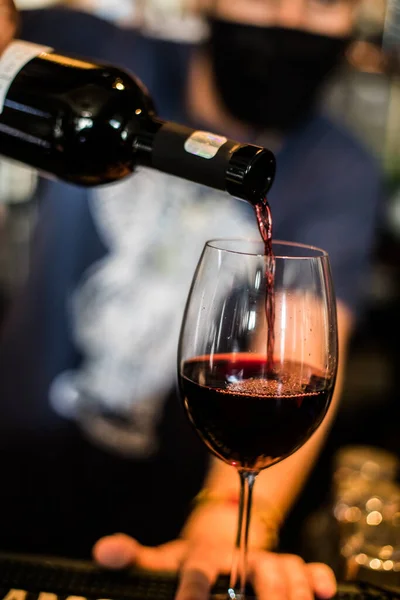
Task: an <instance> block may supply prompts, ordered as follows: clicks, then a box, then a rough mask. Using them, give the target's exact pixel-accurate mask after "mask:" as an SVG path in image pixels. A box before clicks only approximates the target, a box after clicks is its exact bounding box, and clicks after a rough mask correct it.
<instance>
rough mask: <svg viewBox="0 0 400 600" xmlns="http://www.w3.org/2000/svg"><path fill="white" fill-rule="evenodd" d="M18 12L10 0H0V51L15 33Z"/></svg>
mask: <svg viewBox="0 0 400 600" xmlns="http://www.w3.org/2000/svg"><path fill="white" fill-rule="evenodd" d="M17 17H18V13H17V10H16V8H15V5H14V2H13V1H12V0H0V53H1V52H3V50H4V49H5V47H6V46H7V44H9V43H10V42H11V40H12V38H13V37H14V35H15V32H16V29H17V21H18V18H17Z"/></svg>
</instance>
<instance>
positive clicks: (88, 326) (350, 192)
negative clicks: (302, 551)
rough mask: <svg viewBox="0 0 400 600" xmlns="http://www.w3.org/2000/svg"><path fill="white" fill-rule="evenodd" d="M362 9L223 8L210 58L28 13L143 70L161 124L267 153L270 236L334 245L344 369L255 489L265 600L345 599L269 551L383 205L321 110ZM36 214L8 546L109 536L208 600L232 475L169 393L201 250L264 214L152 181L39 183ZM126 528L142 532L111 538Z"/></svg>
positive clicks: (255, 559)
mask: <svg viewBox="0 0 400 600" xmlns="http://www.w3.org/2000/svg"><path fill="white" fill-rule="evenodd" d="M356 8H357V2H356V1H355V0H333V1H332V2H329V3H327V2H325V1H324V0H278V1H276V0H235V1H234V2H232V1H231V0H218V1H217V0H216V1H215V2H211V3H210V6H209V7H208V11H207V15H206V16H207V19H208V22H209V26H210V38H209V40H208V41H207V43H205V44H203V45H201V46H199V47H189V46H188V45H185V46H181V45H179V44H174V43H171V42H165V41H156V40H150V39H147V38H145V37H142V36H140V35H138V34H137V33H135V32H134V31H128V30H121V29H119V28H117V27H114V26H113V25H111V24H110V23H106V22H104V21H102V20H100V19H97V18H95V17H93V16H90V15H87V14H83V13H82V14H81V13H77V12H73V11H69V10H64V9H49V10H43V11H31V12H27V13H25V14H22V15H21V34H20V37H22V38H23V39H27V40H30V41H35V42H38V43H42V44H46V45H50V46H54V47H56V48H57V49H58V50H59V51H61V52H63V51H64V52H73V53H76V54H81V55H84V56H85V55H86V56H93V57H96V58H97V59H103V60H107V61H109V62H113V63H116V64H119V65H122V66H125V67H126V68H128V69H130V70H131V71H133V72H134V73H136V74H137V75H138V76H139V77H140V78H141V79H142V80H143V81H144V82H145V83H146V84H147V85H148V87H149V89H150V92H151V94H152V96H153V98H154V99H155V101H156V105H157V107H158V112H159V114H160V116H161V117H163V118H166V119H170V120H176V121H180V122H186V123H187V124H189V125H192V126H195V127H197V128H202V129H208V130H214V131H216V132H221V133H225V134H227V135H229V137H232V138H237V139H239V140H246V141H252V142H254V143H259V144H262V145H265V146H267V147H271V148H272V149H273V150H274V151H275V152H276V154H277V161H278V174H277V178H276V182H275V184H274V187H273V189H272V191H271V193H270V196H269V200H270V203H271V206H272V210H273V215H274V228H275V229H274V236H275V238H280V239H288V240H293V241H298V242H302V243H309V244H313V245H316V246H321V247H323V248H324V249H326V250H327V251H328V252H329V255H330V259H331V263H332V268H333V275H334V282H335V286H336V293H337V299H338V301H337V308H338V321H339V341H340V351H341V360H340V369H339V377H338V382H337V386H336V392H335V397H334V400H333V403H332V406H331V409H330V411H329V414H328V417H327V418H326V420H325V422H324V424H323V425H322V426H321V427H320V429H319V430H318V432H317V433H316V434H315V435H314V436H313V437H312V439H311V440H310V441H309V442H308V443H307V444H306V445H305V446H304V447H303V448H302V449H301V450H299V451H298V452H297V453H296V454H295V455H293V456H291V457H290V458H288V459H286V460H285V461H283V462H282V463H280V464H278V465H276V466H274V467H273V468H271V469H268V470H267V471H265V472H263V473H262V474H261V475H260V477H259V481H258V486H257V487H256V491H255V511H254V516H253V520H252V526H251V527H252V530H251V552H250V577H251V579H252V582H253V584H254V585H255V588H256V591H257V595H258V596H259V598H260V599H261V600H267V598H268V600H270V599H271V598H272V599H274V600H275V599H276V600H278V599H279V600H283V599H284V598H290V599H291V600H292V599H293V600H294V598H295V597H296V599H298V598H299V597H301V598H302V599H304V600H311V598H312V595H313V594H317V595H318V596H319V597H321V598H328V597H330V596H332V595H333V594H334V591H335V582H334V577H333V575H332V573H331V572H330V570H329V569H328V568H327V567H326V566H324V565H318V564H310V565H306V564H304V563H303V561H302V560H301V559H300V558H299V557H297V556H293V555H281V554H276V553H274V552H271V551H269V550H271V549H273V547H274V545H275V543H276V538H277V534H278V530H279V526H280V524H281V523H282V520H283V519H284V517H285V515H286V513H287V511H288V510H289V508H290V506H291V505H292V503H293V502H294V500H295V498H296V496H297V494H298V492H299V490H300V489H301V487H302V485H303V484H304V481H305V479H306V478H307V475H308V474H309V472H310V470H311V468H312V465H313V463H314V461H315V460H316V457H317V455H318V452H319V450H320V448H321V445H322V443H323V440H324V438H325V436H326V432H327V429H328V428H329V426H330V424H331V422H332V419H333V416H334V413H335V411H336V408H337V403H338V398H339V395H340V387H341V380H342V374H343V366H344V363H345V358H346V349H347V346H348V342H349V338H350V334H351V331H352V328H353V325H354V322H355V319H356V318H357V315H358V313H359V311H360V301H361V299H362V298H361V289H362V285H363V281H364V280H365V277H366V273H367V267H368V258H369V253H370V250H371V244H372V237H373V230H374V222H375V215H376V211H377V206H378V202H379V196H380V181H379V180H380V177H379V170H378V168H377V166H376V165H375V163H374V161H373V159H372V158H371V157H370V156H369V154H368V152H367V151H366V150H365V149H364V148H363V147H362V146H361V145H360V144H359V143H358V142H357V141H356V140H355V139H353V137H352V136H351V135H350V134H349V133H348V132H347V131H346V130H345V129H344V128H343V127H342V126H340V125H339V124H336V123H334V122H333V121H331V120H330V119H329V118H328V117H326V116H324V115H323V114H321V113H320V112H319V110H318V97H319V93H320V92H321V90H322V87H323V84H324V83H325V81H326V79H327V77H328V75H329V74H330V73H331V71H332V70H333V69H334V68H335V66H337V65H338V64H339V63H340V60H341V59H342V57H343V53H344V51H345V48H346V45H347V43H348V42H349V39H350V36H351V34H352V29H353V25H354V21H355V14H356ZM38 203H39V215H38V226H37V232H36V237H35V244H34V248H33V256H32V267H31V275H30V278H29V280H28V282H27V284H26V286H25V288H24V290H23V294H22V295H21V297H20V298H19V300H18V302H16V303H15V306H14V308H13V310H12V311H11V312H10V314H9V318H8V321H7V323H6V325H5V327H4V330H3V333H2V339H1V347H0V387H1V389H0V411H1V418H0V444H1V447H0V450H3V453H2V455H3V456H5V455H6V456H7V460H6V464H5V466H4V470H3V481H4V486H5V488H7V492H8V493H7V494H3V498H2V501H1V504H2V506H1V508H2V510H1V512H0V515H1V516H0V532H1V536H0V539H1V546H2V547H3V549H5V550H14V551H16V550H17V551H23V552H41V553H47V554H48V553H58V554H67V555H71V556H86V555H87V553H88V552H89V548H90V546H91V544H92V543H93V542H94V541H95V539H96V538H98V537H100V536H106V537H103V539H101V540H99V541H98V542H97V544H96V545H95V547H94V556H95V558H96V559H97V560H98V561H99V562H100V563H101V564H103V565H105V566H108V567H113V568H119V567H124V566H127V565H129V564H137V565H139V566H141V567H145V568H151V569H176V570H180V572H181V583H180V587H179V591H178V597H179V600H193V598H196V599H197V598H198V599H199V600H205V598H206V597H207V595H208V591H209V586H210V585H211V583H212V581H213V580H214V579H215V577H216V576H217V574H218V573H219V572H220V571H225V570H228V569H229V566H230V557H231V551H232V547H233V539H234V534H235V528H236V518H237V498H238V482H237V475H236V473H235V472H234V470H233V469H230V468H229V467H228V466H226V465H225V464H222V463H220V462H218V461H216V460H213V459H210V464H208V462H207V457H206V453H205V450H204V449H203V447H202V445H201V443H200V442H199V441H198V440H197V438H196V437H195V434H194V432H192V431H191V429H190V428H189V426H188V424H187V423H186V421H185V417H184V415H183V411H182V410H181V409H180V407H179V405H178V402H177V399H176V394H175V392H171V393H170V390H173V384H174V373H175V355H176V345H177V337H178V331H179V324H180V320H181V315H182V311H183V307H184V303H185V299H186V295H187V291H188V286H189V284H190V279H191V277H192V275H193V271H194V268H195V265H196V262H197V260H198V257H199V254H200V251H201V248H202V246H203V244H204V242H205V240H206V239H209V238H213V237H224V236H225V237H226V236H229V237H238V236H240V237H246V236H255V235H257V231H256V228H255V220H254V215H253V214H252V213H251V209H250V208H249V207H247V206H246V205H245V204H242V203H239V202H237V203H235V201H234V200H232V199H229V198H225V196H224V195H223V194H219V193H217V192H213V191H210V190H207V189H204V188H202V187H201V186H196V185H193V184H189V183H186V182H183V181H179V180H177V179H175V178H172V177H168V176H166V175H163V174H160V173H150V172H149V171H146V170H143V171H140V172H138V173H137V174H136V175H134V176H133V177H132V178H130V179H127V180H125V181H123V182H121V183H119V184H116V185H113V186H109V187H106V188H101V189H96V190H93V191H87V190H83V189H78V188H74V187H72V186H68V185H65V184H61V183H56V182H49V181H43V182H42V183H41V185H40V187H39V190H38ZM206 468H208V472H207V475H205V473H206ZM204 477H205V479H204ZM200 488H202V489H203V491H202V493H201V494H200V496H197V502H195V504H194V506H193V505H192V504H191V499H192V498H193V497H195V496H196V494H197V492H198V491H199V489H200ZM115 531H126V532H127V533H129V534H130V535H132V536H134V538H133V537H129V536H128V535H125V534H116V535H107V534H111V533H114V532H115ZM169 540H174V541H169Z"/></svg>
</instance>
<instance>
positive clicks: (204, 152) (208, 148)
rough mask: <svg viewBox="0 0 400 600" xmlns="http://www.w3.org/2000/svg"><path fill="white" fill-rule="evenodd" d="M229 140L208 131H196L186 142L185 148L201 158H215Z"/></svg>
mask: <svg viewBox="0 0 400 600" xmlns="http://www.w3.org/2000/svg"><path fill="white" fill-rule="evenodd" d="M227 141H228V138H226V137H223V136H222V135H215V134H214V133H209V132H208V131H194V132H193V133H192V135H191V136H190V137H189V138H188V139H187V140H186V142H185V150H186V152H189V154H194V155H195V156H200V157H201V158H207V159H209V158H214V156H215V155H216V154H217V152H218V150H219V149H220V148H221V146H223V145H224V144H226V142H227Z"/></svg>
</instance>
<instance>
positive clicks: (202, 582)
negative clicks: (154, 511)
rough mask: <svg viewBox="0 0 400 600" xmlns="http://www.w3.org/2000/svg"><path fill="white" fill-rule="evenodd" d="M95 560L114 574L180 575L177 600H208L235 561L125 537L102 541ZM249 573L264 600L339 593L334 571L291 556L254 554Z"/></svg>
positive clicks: (209, 550) (210, 546) (204, 547)
mask: <svg viewBox="0 0 400 600" xmlns="http://www.w3.org/2000/svg"><path fill="white" fill-rule="evenodd" d="M93 556H94V558H95V560H96V561H97V562H98V563H99V564H100V565H102V566H104V567H107V568H111V569H121V568H124V567H127V566H129V565H136V566H138V567H140V568H143V569H149V570H155V571H180V583H179V587H178V592H177V596H176V600H207V599H208V597H209V592H210V588H211V587H212V585H213V584H214V582H215V581H216V579H217V577H218V575H219V573H228V572H229V570H230V567H231V560H232V552H231V549H229V548H228V547H227V546H226V544H221V543H210V542H209V541H201V542H199V541H198V542H193V541H191V540H175V541H173V542H169V543H167V544H164V545H162V546H158V547H156V548H150V547H146V546H142V545H141V544H139V543H138V542H137V541H136V540H134V539H132V538H130V537H129V536H127V535H124V534H116V535H113V536H109V537H105V538H102V539H101V540H99V541H98V542H97V544H96V545H95V547H94V549H93ZM248 573H249V580H250V581H251V583H252V584H253V587H254V589H255V592H256V594H257V597H258V598H259V600H313V598H314V595H315V596H318V597H319V598H321V599H324V600H325V599H328V598H331V597H332V596H333V595H334V594H335V592H336V582H335V577H334V575H333V572H332V571H331V569H330V568H329V567H327V566H326V565H324V564H321V563H310V564H305V563H304V562H303V560H302V559H301V558H300V557H298V556H295V555H292V554H277V553H274V552H266V551H261V550H251V551H250V552H249V560H248Z"/></svg>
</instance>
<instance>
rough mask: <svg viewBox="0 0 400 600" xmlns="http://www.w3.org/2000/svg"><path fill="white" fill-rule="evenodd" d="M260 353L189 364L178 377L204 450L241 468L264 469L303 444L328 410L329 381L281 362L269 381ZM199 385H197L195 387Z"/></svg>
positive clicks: (299, 366)
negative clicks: (206, 449) (280, 365)
mask: <svg viewBox="0 0 400 600" xmlns="http://www.w3.org/2000/svg"><path fill="white" fill-rule="evenodd" d="M269 368H270V365H268V364H267V363H266V360H265V356H264V355H261V354H260V355H254V354H248V353H238V354H231V353H227V354H217V355H213V356H212V357H210V356H203V357H199V358H195V359H192V360H188V361H186V362H185V363H184V365H183V368H182V372H181V373H182V374H181V388H182V396H183V398H184V402H185V407H186V410H187V412H188V415H189V418H190V420H191V422H192V423H193V425H194V427H195V428H196V430H197V432H198V434H199V435H200V437H201V438H202V440H203V441H204V443H205V444H206V445H207V446H208V448H209V449H210V450H211V451H212V452H213V453H214V454H215V455H217V456H218V457H219V458H221V459H222V460H223V461H225V462H226V463H228V464H230V465H232V466H235V467H237V468H241V469H247V470H260V469H264V468H266V467H268V466H270V465H272V464H274V463H276V462H278V461H280V460H282V459H283V458H285V457H287V456H289V455H290V454H292V453H293V452H295V450H297V449H298V448H299V447H300V446H302V445H303V444H304V443H305V442H306V441H307V440H308V438H309V437H310V436H311V434H312V433H313V432H314V431H315V430H316V428H317V427H318V426H319V424H320V423H321V421H322V419H323V418H324V416H325V414H326V411H327V410H328V406H329V402H330V398H331V395H332V390H333V382H332V380H330V379H328V378H326V377H324V376H323V375H322V374H321V373H318V372H317V371H316V370H315V369H314V368H312V367H310V366H308V365H304V364H300V363H297V362H286V363H285V368H284V371H283V372H280V375H279V379H277V378H272V379H271V378H268V371H269ZM200 382H201V383H200Z"/></svg>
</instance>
